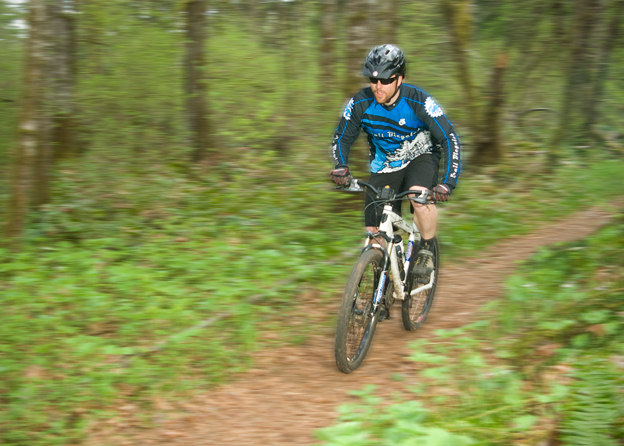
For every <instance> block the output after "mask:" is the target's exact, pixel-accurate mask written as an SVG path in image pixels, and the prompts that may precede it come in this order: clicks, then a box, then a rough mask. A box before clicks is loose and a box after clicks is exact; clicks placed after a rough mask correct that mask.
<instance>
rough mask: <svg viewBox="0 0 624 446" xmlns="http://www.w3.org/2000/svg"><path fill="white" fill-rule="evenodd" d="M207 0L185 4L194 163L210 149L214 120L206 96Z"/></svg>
mask: <svg viewBox="0 0 624 446" xmlns="http://www.w3.org/2000/svg"><path fill="white" fill-rule="evenodd" d="M206 10H207V2H206V0H187V1H186V2H185V3H184V12H185V18H186V23H185V31H186V54H185V61H184V62H185V63H184V67H185V85H184V87H185V88H184V90H185V93H186V116H187V122H188V128H189V130H190V132H191V145H192V147H193V152H192V160H193V161H195V162H198V161H202V160H203V159H205V158H206V156H207V153H208V151H209V148H210V136H211V131H210V130H211V129H210V119H209V113H208V104H207V97H206V71H205V70H206V65H205V59H206V54H205V39H206Z"/></svg>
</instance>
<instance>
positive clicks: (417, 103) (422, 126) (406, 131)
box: [332, 84, 460, 187]
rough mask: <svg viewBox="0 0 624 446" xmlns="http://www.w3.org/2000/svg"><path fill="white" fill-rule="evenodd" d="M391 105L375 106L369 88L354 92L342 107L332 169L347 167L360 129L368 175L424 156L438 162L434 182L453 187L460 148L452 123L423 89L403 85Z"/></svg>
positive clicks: (392, 170) (389, 170)
mask: <svg viewBox="0 0 624 446" xmlns="http://www.w3.org/2000/svg"><path fill="white" fill-rule="evenodd" d="M400 89H401V91H400V93H399V98H398V99H397V100H396V101H395V102H394V103H393V104H392V105H390V106H385V105H381V104H379V103H378V102H377V101H376V100H375V96H374V94H373V92H372V90H371V89H370V87H369V88H365V89H363V90H362V91H360V92H359V93H357V94H356V95H355V96H354V97H353V98H351V100H350V101H349V103H348V104H347V106H346V107H345V110H344V113H343V116H342V118H341V119H340V124H339V125H338V128H337V129H336V133H335V135H334V141H333V144H332V152H333V156H334V159H335V160H336V166H346V165H348V163H349V149H350V148H351V145H352V144H353V143H354V142H355V140H356V139H357V137H358V135H359V133H360V128H362V129H364V131H365V132H366V134H367V135H368V144H369V146H370V162H371V171H372V172H374V173H386V172H394V171H397V170H400V169H403V168H404V167H405V166H407V164H408V163H409V162H410V161H411V160H413V159H414V158H416V157H417V156H419V155H421V154H423V153H431V154H432V156H434V157H435V158H437V160H438V161H440V160H441V163H440V164H441V168H440V176H439V179H438V183H439V184H448V185H449V186H451V187H455V185H456V184H457V177H458V176H459V172H460V156H459V152H460V144H459V138H458V137H457V134H456V133H455V131H454V130H453V125H452V124H451V123H450V121H449V120H448V119H447V118H446V116H445V115H444V112H442V109H441V108H440V107H439V106H438V105H437V104H436V103H435V101H434V100H433V99H432V98H431V97H430V96H429V95H428V94H427V93H425V92H424V91H422V90H420V89H419V88H417V87H414V86H411V85H407V84H402V85H401V87H400Z"/></svg>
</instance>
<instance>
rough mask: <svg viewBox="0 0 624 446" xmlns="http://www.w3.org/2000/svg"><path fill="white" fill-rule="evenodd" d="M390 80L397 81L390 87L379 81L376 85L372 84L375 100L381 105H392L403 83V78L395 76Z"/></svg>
mask: <svg viewBox="0 0 624 446" xmlns="http://www.w3.org/2000/svg"><path fill="white" fill-rule="evenodd" d="M390 79H395V81H394V82H392V83H390V84H388V85H384V84H382V83H381V82H379V81H377V82H375V83H373V82H371V84H370V85H371V89H372V90H373V94H374V95H375V99H376V100H377V102H379V103H380V104H385V105H391V104H392V103H393V102H394V101H396V98H397V97H398V92H399V87H400V86H401V83H402V82H403V76H396V75H395V76H394V77H391V78H390Z"/></svg>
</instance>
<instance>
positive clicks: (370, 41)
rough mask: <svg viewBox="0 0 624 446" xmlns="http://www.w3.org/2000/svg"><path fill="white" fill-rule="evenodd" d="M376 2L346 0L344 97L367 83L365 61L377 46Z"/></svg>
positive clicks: (370, 0) (373, 0) (351, 94)
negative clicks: (364, 76)
mask: <svg viewBox="0 0 624 446" xmlns="http://www.w3.org/2000/svg"><path fill="white" fill-rule="evenodd" d="M376 6H377V2H376V1H375V0H346V2H345V11H346V35H345V39H346V42H345V43H346V64H347V72H346V76H345V83H344V90H343V92H344V96H345V97H351V96H353V95H354V94H355V93H356V92H357V91H358V90H359V89H361V88H362V86H363V85H364V83H365V79H364V78H363V77H362V67H363V65H364V59H365V58H366V55H367V54H368V52H369V51H370V50H371V48H372V47H373V46H374V45H376V44H381V43H379V42H377V39H376V38H377V36H376V35H375V32H374V31H375V30H376V27H375V26H374V24H375V22H374V21H375V20H376V19H377V14H376V10H377V8H376Z"/></svg>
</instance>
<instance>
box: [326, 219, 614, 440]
mask: <svg viewBox="0 0 624 446" xmlns="http://www.w3.org/2000/svg"><path fill="white" fill-rule="evenodd" d="M623 309H624V219H623V218H622V217H621V216H620V217H619V219H618V220H617V221H615V222H614V223H613V224H611V225H609V226H608V227H605V228H603V229H602V230H601V231H599V232H598V233H597V234H595V235H594V236H592V237H589V238H588V239H586V240H583V241H578V242H573V243H568V244H562V245H558V246H554V247H550V248H548V249H543V250H542V251H540V252H539V253H538V254H536V255H535V256H533V257H532V258H531V259H530V260H528V261H526V262H525V263H524V264H523V265H522V267H521V268H520V270H519V271H518V272H517V273H516V274H514V275H513V276H512V277H511V278H510V279H509V280H508V282H507V293H506V296H505V297H504V298H502V299H500V300H498V301H496V302H493V303H491V304H488V305H487V307H486V308H484V310H483V317H482V318H481V320H479V321H478V322H475V323H472V324H470V325H468V326H465V327H463V328H459V329H449V330H438V331H436V333H435V334H436V337H435V338H434V339H433V340H428V341H417V342H414V343H413V346H412V347H413V355H412V357H411V359H412V360H413V361H414V362H415V364H414V365H415V367H416V368H417V370H418V372H417V373H416V375H414V376H411V375H410V376H401V375H397V376H396V377H395V378H396V380H397V385H402V386H403V392H402V393H400V394H399V393H397V395H396V397H395V399H394V400H392V401H387V400H384V399H382V398H381V397H379V396H376V395H375V389H374V387H366V388H364V389H362V390H361V391H358V392H356V393H355V395H356V396H359V397H360V398H359V402H358V403H356V404H351V405H346V406H343V407H342V408H341V409H340V411H341V420H340V422H339V423H338V424H336V425H334V426H331V427H328V428H325V429H322V430H320V431H319V432H318V436H319V438H320V439H321V440H324V443H323V444H324V445H328V446H329V445H347V444H348V445H351V446H364V445H428V446H463V445H483V446H490V445H502V444H522V445H535V444H561V445H566V446H582V445H605V446H616V445H620V444H622V440H623V439H624V394H622V386H623V385H624V378H623V374H622V371H623V370H624V342H623V339H624V324H623V323H622V322H623V320H622V319H623V317H624V312H623Z"/></svg>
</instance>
